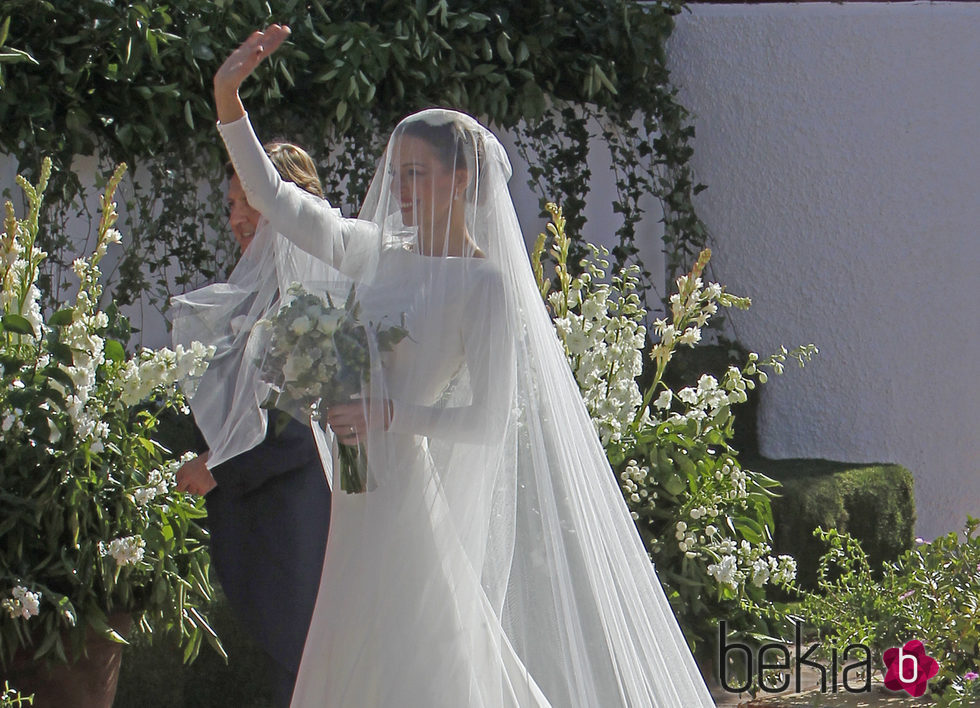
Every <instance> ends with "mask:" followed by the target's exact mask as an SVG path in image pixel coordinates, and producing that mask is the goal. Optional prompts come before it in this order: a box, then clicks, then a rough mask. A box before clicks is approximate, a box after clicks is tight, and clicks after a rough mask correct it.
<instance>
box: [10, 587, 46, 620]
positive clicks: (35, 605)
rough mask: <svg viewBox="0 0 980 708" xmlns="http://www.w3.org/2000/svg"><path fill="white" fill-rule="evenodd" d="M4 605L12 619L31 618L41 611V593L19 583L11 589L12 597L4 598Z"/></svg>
mask: <svg viewBox="0 0 980 708" xmlns="http://www.w3.org/2000/svg"><path fill="white" fill-rule="evenodd" d="M2 605H3V608H4V609H5V610H7V612H9V613H10V617H11V618H12V619H16V618H17V617H22V618H23V619H30V618H31V617H35V616H37V614H38V613H39V612H40V611H41V593H39V592H30V591H29V590H28V589H27V588H25V587H24V586H23V585H17V586H16V587H15V588H14V589H13V590H11V591H10V598H9V599H6V600H4V601H3V603H2Z"/></svg>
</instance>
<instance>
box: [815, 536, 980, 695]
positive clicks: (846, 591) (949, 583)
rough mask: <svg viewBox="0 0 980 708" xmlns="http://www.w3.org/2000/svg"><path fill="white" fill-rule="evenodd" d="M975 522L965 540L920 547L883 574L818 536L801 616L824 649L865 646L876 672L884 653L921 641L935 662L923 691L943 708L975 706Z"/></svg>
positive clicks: (846, 544)
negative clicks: (812, 587) (813, 587)
mask: <svg viewBox="0 0 980 708" xmlns="http://www.w3.org/2000/svg"><path fill="white" fill-rule="evenodd" d="M978 532H980V520H977V519H972V518H971V519H969V520H968V521H967V523H966V525H965V528H964V530H963V533H962V534H961V535H960V534H956V533H950V534H947V535H946V536H942V537H940V538H937V539H936V540H935V541H933V542H931V543H921V544H919V545H918V546H917V547H915V548H913V549H911V550H909V551H906V552H905V553H904V554H902V556H901V557H900V558H899V559H898V560H897V561H895V562H892V563H885V564H884V565H883V566H881V572H880V574H879V573H876V572H875V571H876V570H877V566H875V565H874V564H873V563H872V561H871V559H870V558H869V557H868V555H867V554H866V553H865V552H864V551H863V550H862V549H861V546H860V544H859V543H858V542H856V541H855V540H854V539H853V538H852V537H851V536H849V535H848V534H841V533H838V532H837V531H836V530H830V531H821V532H820V533H819V536H820V538H821V540H822V541H824V543H825V547H826V546H829V549H828V550H827V552H826V554H825V555H824V556H823V557H822V558H821V559H820V564H819V567H818V584H819V591H818V592H817V593H812V594H808V595H807V596H806V597H805V599H804V601H803V603H802V606H801V608H800V610H801V612H800V614H801V615H802V617H803V618H804V619H805V621H806V622H807V624H808V625H810V626H811V627H817V628H819V629H820V631H821V632H822V647H829V646H837V647H843V646H846V645H847V644H849V643H852V642H855V643H863V644H865V645H867V646H868V647H869V648H870V649H871V653H872V657H871V658H872V664H873V667H874V669H875V670H881V669H882V668H883V654H884V652H885V651H886V650H887V649H888V648H890V647H901V646H903V645H904V644H905V643H906V642H908V641H910V640H919V641H920V642H922V644H923V645H924V647H925V650H926V652H927V654H928V655H929V656H931V657H933V658H934V659H935V660H936V661H937V662H938V663H939V673H938V674H937V675H936V676H935V678H934V679H932V680H931V681H930V682H929V690H930V691H931V692H932V693H933V695H934V696H935V697H936V698H937V699H938V705H941V706H960V707H964V708H965V707H966V706H976V705H978V704H980V680H978V679H980V677H978V675H977V671H978V668H980V534H978Z"/></svg>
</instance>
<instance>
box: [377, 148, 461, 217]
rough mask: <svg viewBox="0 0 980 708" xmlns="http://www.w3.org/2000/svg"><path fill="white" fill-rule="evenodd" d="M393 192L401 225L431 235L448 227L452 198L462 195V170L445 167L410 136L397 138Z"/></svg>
mask: <svg viewBox="0 0 980 708" xmlns="http://www.w3.org/2000/svg"><path fill="white" fill-rule="evenodd" d="M393 168H394V179H393V181H392V190H393V192H394V193H395V194H396V195H397V197H398V199H399V208H400V209H401V215H402V221H403V222H404V223H405V224H406V225H408V226H418V227H420V228H422V229H424V230H426V231H428V232H430V233H432V234H433V235H437V233H436V232H437V230H444V229H445V228H446V227H447V226H448V225H449V218H450V215H451V212H452V207H453V204H454V202H456V203H458V204H459V205H460V206H462V202H461V201H457V200H455V199H454V195H456V194H457V193H458V194H462V190H463V188H464V187H465V175H466V172H465V170H454V169H452V167H451V166H449V165H446V164H445V162H444V161H443V159H441V158H440V156H439V154H438V152H437V151H436V149H435V148H433V147H432V145H430V144H429V143H428V142H426V141H425V140H423V139H422V138H418V137H415V136H413V135H403V136H402V137H401V138H399V140H398V143H397V147H396V149H395V155H394V158H393Z"/></svg>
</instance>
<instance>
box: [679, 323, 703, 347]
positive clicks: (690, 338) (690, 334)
mask: <svg viewBox="0 0 980 708" xmlns="http://www.w3.org/2000/svg"><path fill="white" fill-rule="evenodd" d="M677 341H678V342H679V343H681V344H686V345H688V346H689V347H693V346H694V345H695V344H697V343H698V342H700V341H701V328H700V327H688V328H687V329H685V330H684V332H683V334H681V336H680V337H678V338H677Z"/></svg>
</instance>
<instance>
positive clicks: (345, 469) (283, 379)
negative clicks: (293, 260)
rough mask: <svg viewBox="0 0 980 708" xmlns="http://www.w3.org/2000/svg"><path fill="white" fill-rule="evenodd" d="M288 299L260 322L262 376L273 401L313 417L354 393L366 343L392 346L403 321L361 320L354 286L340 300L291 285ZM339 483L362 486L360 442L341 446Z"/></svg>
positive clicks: (366, 365)
mask: <svg viewBox="0 0 980 708" xmlns="http://www.w3.org/2000/svg"><path fill="white" fill-rule="evenodd" d="M287 294H288V296H289V302H288V304H286V305H284V306H283V307H282V308H280V310H279V311H278V312H277V313H276V314H275V315H274V316H273V317H271V318H269V319H267V320H263V321H262V323H261V324H262V326H263V327H264V328H265V329H266V330H267V332H268V335H267V336H268V344H267V347H266V352H265V357H264V358H263V359H262V361H261V362H260V365H259V366H260V369H261V376H262V380H263V381H266V382H268V383H269V384H271V385H272V388H273V389H274V391H275V392H276V399H275V401H274V405H275V406H276V407H277V408H280V409H282V410H286V411H289V412H296V411H298V412H300V413H301V414H302V415H304V416H305V415H309V416H310V417H312V418H313V419H319V418H320V416H321V413H322V412H323V411H324V410H325V409H327V408H329V407H330V405H331V404H333V403H340V402H347V401H350V400H351V399H354V398H356V397H357V396H358V395H359V394H360V392H361V391H362V390H363V388H364V386H365V385H366V384H367V383H368V382H369V380H370V359H371V358H370V352H369V343H370V341H371V339H373V340H374V341H375V342H376V344H377V347H378V351H379V352H388V351H391V350H392V349H393V348H394V347H395V345H396V344H397V343H398V342H400V341H401V340H402V339H403V338H404V337H405V336H406V334H407V331H406V330H405V328H404V326H389V327H381V326H377V325H373V324H364V323H362V322H361V319H360V306H359V304H358V302H357V297H356V292H355V288H354V287H351V289H350V292H349V294H348V296H347V298H346V301H345V302H344V303H343V305H341V306H338V305H336V304H334V300H333V298H331V297H330V295H329V293H325V294H324V295H323V296H320V295H317V294H314V293H311V292H309V291H307V290H305V289H304V288H303V287H302V286H301V285H299V284H293V285H292V286H291V287H290V288H289V290H288V291H287ZM339 454H340V488H341V489H343V490H344V491H345V492H348V493H352V494H353V493H359V492H363V491H364V477H365V475H364V473H365V471H366V461H365V455H364V450H363V447H362V446H361V445H358V446H356V447H354V446H347V445H341V446H340V453H339Z"/></svg>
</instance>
